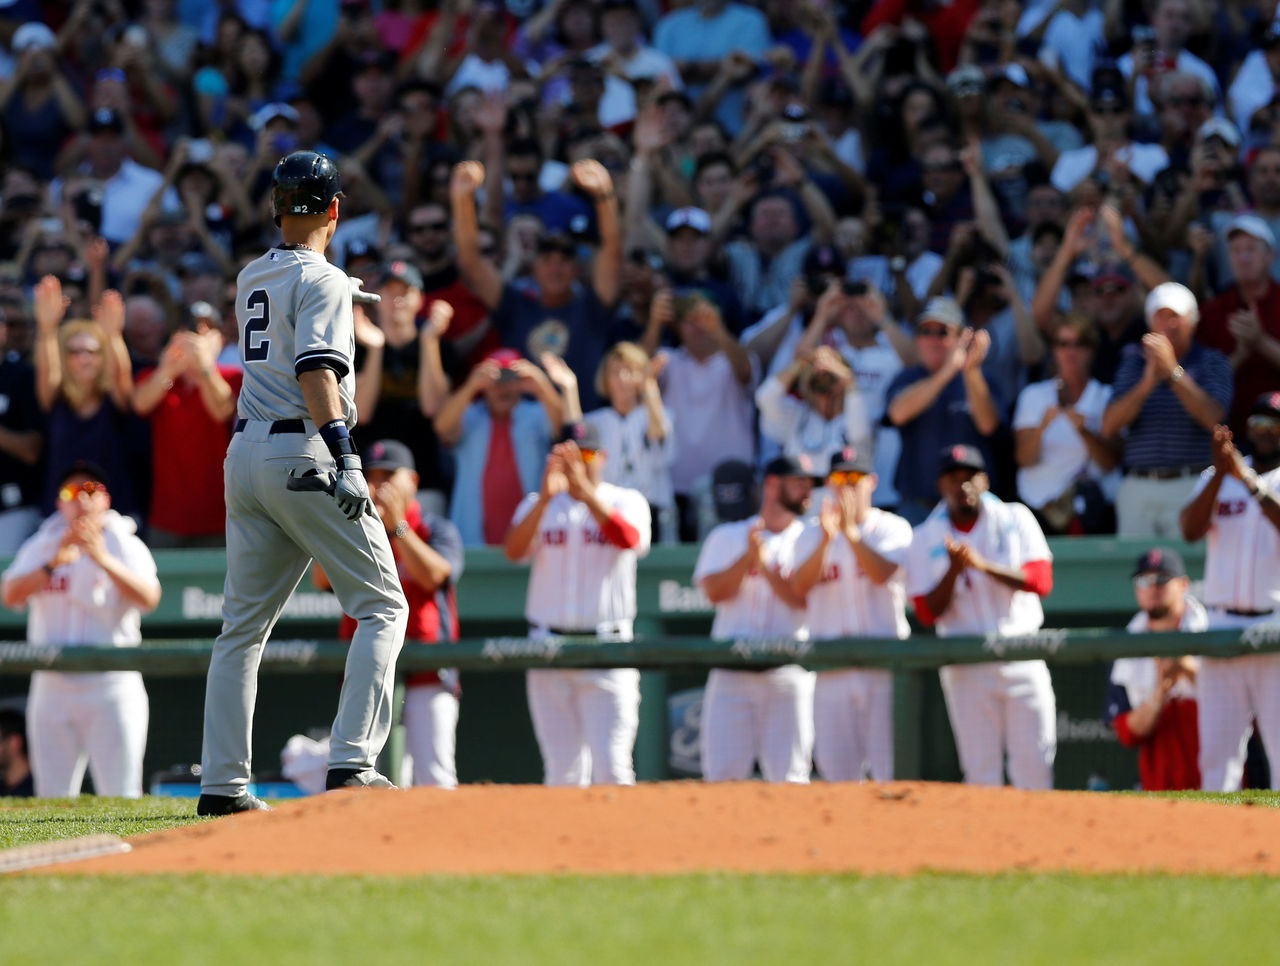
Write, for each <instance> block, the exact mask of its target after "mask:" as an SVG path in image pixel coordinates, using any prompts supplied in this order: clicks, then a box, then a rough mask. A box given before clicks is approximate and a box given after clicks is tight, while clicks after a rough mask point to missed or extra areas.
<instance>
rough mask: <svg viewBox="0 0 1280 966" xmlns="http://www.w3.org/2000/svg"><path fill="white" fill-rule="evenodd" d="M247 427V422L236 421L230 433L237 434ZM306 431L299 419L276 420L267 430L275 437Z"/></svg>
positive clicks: (304, 425) (244, 420) (242, 420)
mask: <svg viewBox="0 0 1280 966" xmlns="http://www.w3.org/2000/svg"><path fill="white" fill-rule="evenodd" d="M248 425H249V420H247V419H237V420H236V428H235V429H234V430H232V432H236V433H238V432H240V431H242V430H243V429H244V428H245V427H246V426H248ZM306 431H307V427H306V424H305V423H303V421H302V420H301V419H277V420H276V421H275V422H273V423H272V424H271V428H270V429H269V430H267V432H268V434H269V435H271V436H275V435H277V434H278V433H305V432H306Z"/></svg>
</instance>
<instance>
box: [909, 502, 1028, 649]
mask: <svg viewBox="0 0 1280 966" xmlns="http://www.w3.org/2000/svg"><path fill="white" fill-rule="evenodd" d="M947 537H950V538H951V539H952V540H954V541H956V542H957V543H965V544H968V545H969V546H971V547H973V548H974V549H975V550H976V551H978V553H979V554H981V555H982V556H983V557H985V558H986V559H987V560H990V561H991V562H992V563H997V564H1001V565H1002V566H1005V567H1011V568H1013V569H1015V570H1019V569H1021V568H1022V565H1023V564H1025V563H1030V562H1031V561H1033V560H1052V559H1053V554H1051V553H1050V552H1049V544H1048V542H1047V541H1046V540H1045V538H1044V533H1043V531H1041V529H1040V525H1039V524H1038V523H1036V518H1035V517H1034V516H1032V515H1031V511H1030V510H1028V509H1027V508H1026V507H1025V506H1023V505H1022V504H1021V503H1004V502H1002V501H1001V500H999V499H997V498H996V497H995V496H993V495H992V494H990V493H984V494H983V496H982V510H981V512H980V513H979V515H978V522H977V523H976V524H975V525H974V528H973V529H972V530H971V531H970V532H969V533H964V532H962V531H960V530H957V529H955V528H954V527H953V526H952V524H951V518H950V517H949V516H948V515H947V509H946V506H945V505H943V504H941V503H939V504H938V506H937V507H936V508H935V509H934V511H933V512H932V513H931V514H929V516H928V518H927V519H926V520H925V521H924V523H922V524H920V526H918V527H916V529H915V532H914V533H913V534H912V538H911V553H910V554H909V555H908V557H907V593H908V594H909V595H910V596H912V597H923V596H924V595H926V594H928V593H929V592H930V591H931V590H933V588H934V587H936V586H938V583H939V581H941V580H942V577H943V575H944V574H945V573H946V572H947V568H948V567H949V566H950V565H951V558H950V557H949V556H948V554H947V546H946V543H945V542H944V540H945V538H947ZM1043 623H1044V608H1042V607H1041V606H1040V598H1039V596H1037V595H1036V594H1033V593H1031V592H1030V591H1026V590H1014V589H1013V588H1012V587H1008V586H1006V585H1005V584H1002V583H1000V582H999V581H998V580H996V579H994V578H993V577H988V576H987V575H986V574H980V573H978V572H977V571H975V570H973V569H969V570H966V571H965V572H964V573H963V574H962V575H961V576H960V578H959V579H958V580H957V581H956V584H955V593H954V594H953V595H952V598H951V604H950V606H948V607H947V609H946V610H945V611H943V612H942V614H941V615H939V616H938V621H937V624H936V625H935V627H936V629H937V632H938V636H939V637H954V636H956V635H964V634H991V633H993V632H994V633H996V634H998V635H1000V636H1001V637H1008V636H1011V635H1015V634H1030V633H1033V632H1034V631H1037V630H1039V629H1040V627H1041V625H1042V624H1043Z"/></svg>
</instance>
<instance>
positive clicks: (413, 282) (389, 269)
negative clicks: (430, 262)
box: [378, 259, 422, 291]
mask: <svg viewBox="0 0 1280 966" xmlns="http://www.w3.org/2000/svg"><path fill="white" fill-rule="evenodd" d="M388 282H404V284H405V285H408V286H409V288H416V289H418V290H419V291H421V290H422V273H421V272H420V271H418V270H417V269H416V268H414V267H413V266H412V265H410V264H409V263H408V262H405V261H400V260H399V259H397V260H396V261H394V262H391V263H389V264H388V265H387V266H386V267H385V268H384V269H383V270H382V278H380V279H379V280H378V284H379V285H386V284H387V283H388Z"/></svg>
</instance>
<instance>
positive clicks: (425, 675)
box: [338, 500, 440, 687]
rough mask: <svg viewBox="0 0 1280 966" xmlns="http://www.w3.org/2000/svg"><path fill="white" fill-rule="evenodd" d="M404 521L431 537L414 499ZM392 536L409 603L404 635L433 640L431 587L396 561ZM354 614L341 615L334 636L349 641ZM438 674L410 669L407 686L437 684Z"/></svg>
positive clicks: (435, 621)
mask: <svg viewBox="0 0 1280 966" xmlns="http://www.w3.org/2000/svg"><path fill="white" fill-rule="evenodd" d="M404 521H405V523H407V524H409V527H410V528H411V529H412V530H413V532H414V533H416V534H417V535H418V536H419V537H421V538H422V540H423V541H424V542H426V541H429V540H430V539H431V528H430V527H429V526H427V522H426V521H425V520H423V519H422V508H421V507H420V506H419V505H418V504H417V502H416V501H414V500H410V501H409V505H408V507H406V508H405V512H404ZM396 542H397V541H395V540H392V541H391V552H392V554H393V555H394V556H395V558H396V564H397V568H396V569H397V570H398V571H399V573H400V586H401V587H403V588H404V597H405V600H406V601H407V602H408V604H409V623H408V625H407V626H406V627H405V632H404V639H405V640H406V641H411V642H413V643H415V644H435V643H438V642H439V640H440V606H439V605H438V604H437V603H436V595H435V592H434V591H428V590H427V589H426V588H425V587H423V586H422V585H421V584H419V583H416V582H415V581H414V580H413V578H412V577H411V576H410V575H409V571H408V570H406V569H405V567H404V565H403V564H401V563H400V548H399V547H397V546H396ZM355 632H356V622H355V619H354V618H351V617H348V616H347V615H346V614H343V615H342V623H341V624H340V625H339V626H338V637H340V638H341V639H342V640H344V641H349V640H351V638H352V637H353V636H354V635H355ZM439 682H440V674H439V673H438V672H436V671H414V672H413V673H411V674H410V675H409V676H408V677H407V678H406V679H405V684H407V685H408V686H409V687H419V686H422V685H426V684H438V683H439Z"/></svg>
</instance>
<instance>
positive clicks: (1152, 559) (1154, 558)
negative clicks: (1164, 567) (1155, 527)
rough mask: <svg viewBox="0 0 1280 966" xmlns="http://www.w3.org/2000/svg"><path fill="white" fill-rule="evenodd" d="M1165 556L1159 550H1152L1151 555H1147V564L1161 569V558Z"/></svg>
mask: <svg viewBox="0 0 1280 966" xmlns="http://www.w3.org/2000/svg"><path fill="white" fill-rule="evenodd" d="M1163 556H1164V554H1162V553H1161V552H1160V551H1159V550H1152V551H1151V552H1150V553H1149V554H1147V562H1148V563H1150V564H1151V566H1153V567H1159V566H1160V562H1161V558H1162V557H1163Z"/></svg>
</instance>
